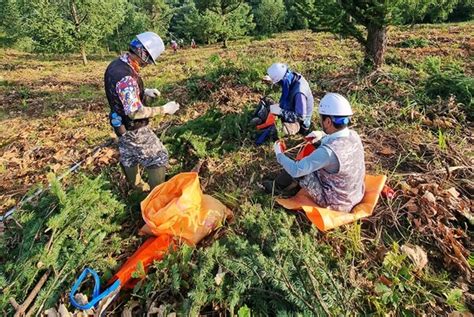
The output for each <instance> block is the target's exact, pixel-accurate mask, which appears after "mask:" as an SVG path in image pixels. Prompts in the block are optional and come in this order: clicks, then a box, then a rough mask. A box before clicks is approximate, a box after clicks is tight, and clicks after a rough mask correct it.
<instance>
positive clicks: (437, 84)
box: [422, 58, 474, 120]
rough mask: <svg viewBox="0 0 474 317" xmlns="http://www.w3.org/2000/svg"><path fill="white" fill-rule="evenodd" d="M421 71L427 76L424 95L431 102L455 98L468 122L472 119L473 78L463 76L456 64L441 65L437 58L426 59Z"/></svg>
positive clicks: (473, 112)
mask: <svg viewBox="0 0 474 317" xmlns="http://www.w3.org/2000/svg"><path fill="white" fill-rule="evenodd" d="M422 69H423V70H424V71H425V72H426V73H427V74H428V77H427V78H426V80H425V94H426V95H427V96H428V97H429V98H431V99H432V100H434V99H436V98H438V97H441V98H445V99H447V98H449V97H450V96H451V95H454V96H455V97H456V100H457V101H458V102H461V103H462V104H463V105H464V108H465V112H466V114H467V117H468V118H469V120H472V118H474V103H473V95H474V78H472V77H471V76H467V75H465V74H464V72H463V71H462V69H461V68H460V67H459V66H458V65H457V64H453V63H450V64H446V65H443V64H442V62H441V59H439V58H427V59H426V60H425V62H424V64H423V66H422Z"/></svg>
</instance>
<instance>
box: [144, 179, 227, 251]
mask: <svg viewBox="0 0 474 317" xmlns="http://www.w3.org/2000/svg"><path fill="white" fill-rule="evenodd" d="M141 209H142V216H143V219H144V220H145V222H146V225H145V226H144V227H143V228H142V230H141V233H142V234H143V233H145V234H146V233H151V234H153V235H163V234H167V235H171V236H175V237H180V238H183V239H184V240H185V241H186V242H187V243H189V244H192V245H194V244H197V243H198V242H199V241H200V240H201V239H202V238H204V237H205V236H207V235H208V234H209V233H211V231H213V230H214V229H215V228H216V227H218V226H220V225H222V223H223V222H224V220H225V219H226V218H230V217H232V212H231V211H230V210H229V209H228V208H227V207H226V206H225V205H223V204H222V203H221V202H220V201H218V200H217V199H215V198H213V197H211V196H208V195H204V194H203V193H202V190H201V186H200V184H199V177H198V174H197V173H194V172H190V173H181V174H178V175H176V176H175V177H173V178H172V179H170V180H169V181H167V182H165V183H163V184H161V185H159V186H157V187H156V188H155V189H153V191H152V192H151V193H150V194H149V195H148V197H147V198H146V199H145V200H144V201H142V203H141Z"/></svg>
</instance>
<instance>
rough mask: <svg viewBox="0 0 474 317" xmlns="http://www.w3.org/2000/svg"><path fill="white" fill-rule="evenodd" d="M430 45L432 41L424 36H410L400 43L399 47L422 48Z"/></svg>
mask: <svg viewBox="0 0 474 317" xmlns="http://www.w3.org/2000/svg"><path fill="white" fill-rule="evenodd" d="M429 45H430V41H428V40H427V39H425V38H422V37H410V38H408V39H406V40H403V41H402V42H401V43H399V44H398V46H399V47H407V48H420V47H427V46H429Z"/></svg>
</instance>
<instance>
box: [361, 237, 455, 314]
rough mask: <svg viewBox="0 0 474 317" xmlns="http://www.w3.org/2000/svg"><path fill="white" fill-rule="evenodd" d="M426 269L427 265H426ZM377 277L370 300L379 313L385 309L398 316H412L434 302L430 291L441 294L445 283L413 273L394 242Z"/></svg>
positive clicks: (424, 274)
mask: <svg viewBox="0 0 474 317" xmlns="http://www.w3.org/2000/svg"><path fill="white" fill-rule="evenodd" d="M425 269H426V268H425ZM379 274H380V276H381V277H380V278H379V279H378V280H377V281H375V288H374V290H375V293H376V295H375V296H372V297H371V299H370V301H371V304H372V305H373V306H374V308H375V310H376V311H377V313H379V314H384V313H386V312H388V311H390V312H393V313H395V314H396V315H400V316H409V315H413V314H414V313H415V312H416V311H420V310H421V311H423V310H424V309H425V308H426V307H427V306H428V305H433V303H434V297H433V293H438V294H441V293H442V292H443V291H444V290H445V288H446V283H444V282H441V283H438V281H437V279H436V278H434V277H431V276H429V273H428V272H426V271H424V272H419V273H417V274H415V273H414V266H413V264H412V263H411V260H410V259H409V258H408V257H407V255H406V254H404V253H402V252H401V250H400V247H399V245H398V244H397V243H393V246H392V250H391V251H389V252H388V253H387V254H386V255H385V258H384V260H383V264H382V268H381V271H380V273H379Z"/></svg>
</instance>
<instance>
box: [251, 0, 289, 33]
mask: <svg viewBox="0 0 474 317" xmlns="http://www.w3.org/2000/svg"><path fill="white" fill-rule="evenodd" d="M254 16H255V24H256V25H257V30H258V32H259V33H263V34H272V33H275V32H278V31H280V30H281V28H282V26H283V23H284V21H285V5H284V4H283V0H262V1H261V2H260V4H259V5H258V6H257V8H256V9H255V11H254Z"/></svg>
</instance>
